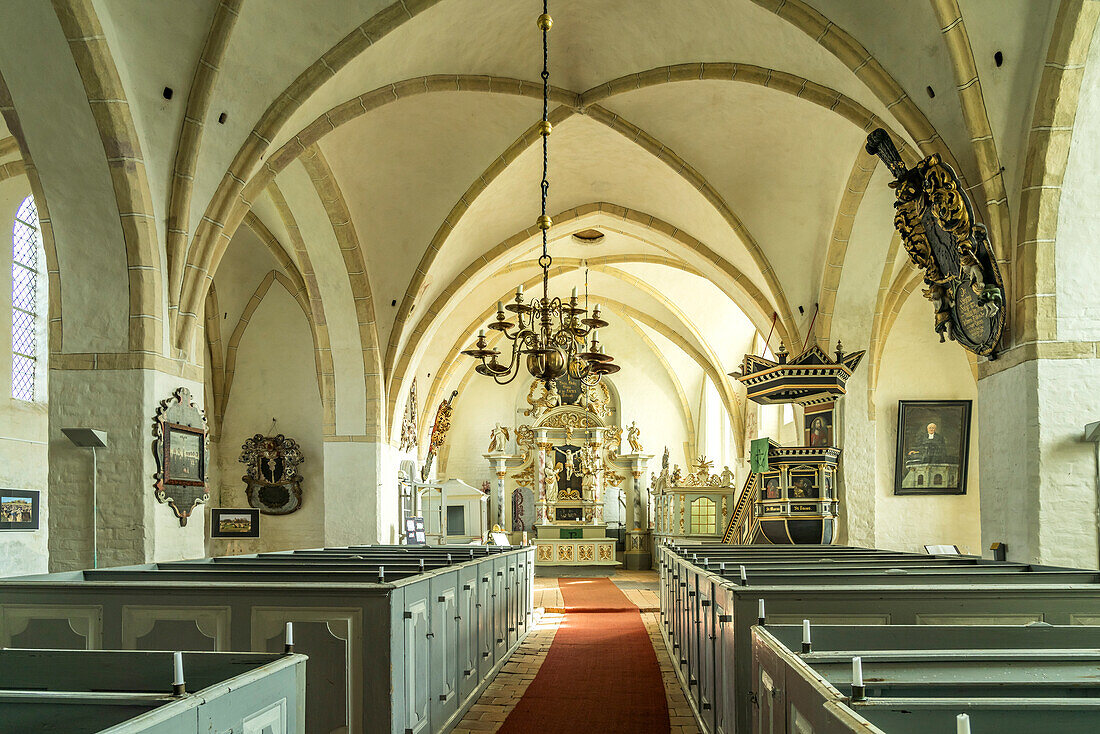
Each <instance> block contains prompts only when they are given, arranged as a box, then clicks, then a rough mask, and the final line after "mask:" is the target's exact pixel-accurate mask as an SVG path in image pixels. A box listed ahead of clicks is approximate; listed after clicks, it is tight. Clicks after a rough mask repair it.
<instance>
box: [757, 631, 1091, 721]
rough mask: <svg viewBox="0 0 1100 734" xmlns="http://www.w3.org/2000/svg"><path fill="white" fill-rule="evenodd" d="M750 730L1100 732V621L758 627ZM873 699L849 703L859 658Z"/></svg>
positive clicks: (868, 694)
mask: <svg viewBox="0 0 1100 734" xmlns="http://www.w3.org/2000/svg"><path fill="white" fill-rule="evenodd" d="M752 636H753V643H752V645H753V670H752V682H753V687H754V691H755V692H756V701H757V705H756V706H755V707H754V711H753V718H752V727H753V728H752V731H754V732H760V733H761V734H764V733H767V734H783V733H785V732H792V733H795V732H798V733H799V734H804V733H808V732H815V733H817V734H821V733H825V732H829V733H839V732H845V733H849V732H867V731H879V730H880V729H881V730H883V731H886V732H889V733H890V734H893V733H894V732H921V734H925V733H926V732H935V731H945V732H950V731H954V726H955V722H954V717H955V715H956V714H959V713H967V714H968V715H970V716H971V726H972V731H973V732H994V731H998V732H1009V731H1012V732H1016V731H1021V732H1024V731H1047V730H1051V731H1059V732H1061V731H1068V732H1084V731H1096V730H1098V729H1100V679H1098V678H1097V675H1096V673H1097V670H1098V668H1100V628H1097V627H1052V626H1049V625H1029V626H1026V627H954V628H952V627H934V626H915V627H903V626H895V627H890V628H883V629H875V628H873V627H861V626H830V625H817V626H813V627H811V639H812V651H811V652H809V653H803V652H801V649H802V644H801V643H802V628H801V626H797V627H796V626H769V627H759V626H757V627H753V629H752ZM796 650H797V651H799V652H795V651H796ZM855 655H858V656H860V657H861V659H862V661H863V676H864V683H865V684H866V700H863V701H851V700H850V698H849V696H850V694H851V691H852V688H851V683H852V672H851V671H852V665H851V658H852V656H855Z"/></svg>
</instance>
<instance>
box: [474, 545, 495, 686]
mask: <svg viewBox="0 0 1100 734" xmlns="http://www.w3.org/2000/svg"><path fill="white" fill-rule="evenodd" d="M478 572H479V576H478V579H477V589H476V591H475V593H476V594H477V646H478V661H479V666H480V668H481V675H480V677H481V678H486V677H487V676H488V675H489V673H490V672H491V671H492V669H493V664H494V663H495V662H496V660H495V658H494V657H493V651H494V650H496V644H495V643H494V642H493V618H494V617H495V616H496V613H495V610H494V609H493V564H492V563H488V562H486V563H482V564H479V565H478Z"/></svg>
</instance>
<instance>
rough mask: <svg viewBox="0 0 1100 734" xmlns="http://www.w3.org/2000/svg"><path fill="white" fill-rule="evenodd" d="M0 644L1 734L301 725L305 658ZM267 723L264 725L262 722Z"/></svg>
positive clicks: (173, 733)
mask: <svg viewBox="0 0 1100 734" xmlns="http://www.w3.org/2000/svg"><path fill="white" fill-rule="evenodd" d="M172 665H173V664H172V653H171V652H88V651H77V650H2V651H0V732H19V733H20V734H36V733H38V732H50V733H51V734H55V733H58V732H63V733H64V734H92V733H93V732H101V733H103V734H108V733H109V734H124V733H125V734H139V733H141V734H200V732H201V733H202V734H207V733H208V732H226V731H234V732H245V733H246V734H247V733H249V732H254V733H256V734H259V732H263V731H277V732H285V733H286V734H304V732H305V709H304V706H305V665H306V658H305V656H304V655H269V654H264V655H261V654H255V653H248V654H242V653H185V654H184V656H183V667H184V675H185V678H186V681H187V691H188V693H187V694H185V695H183V696H174V695H173V687H172V679H173V676H172ZM265 726H266V727H269V728H267V729H265V728H264V727H265Z"/></svg>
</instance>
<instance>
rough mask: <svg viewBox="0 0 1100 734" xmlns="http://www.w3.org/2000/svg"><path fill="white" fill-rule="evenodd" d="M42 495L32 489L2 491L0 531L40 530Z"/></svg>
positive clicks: (0, 496) (0, 494) (0, 490)
mask: <svg viewBox="0 0 1100 734" xmlns="http://www.w3.org/2000/svg"><path fill="white" fill-rule="evenodd" d="M40 497H41V495H40V493H39V492H38V491H36V490H30V489H0V530H38V503H39V498H40Z"/></svg>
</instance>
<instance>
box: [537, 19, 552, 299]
mask: <svg viewBox="0 0 1100 734" xmlns="http://www.w3.org/2000/svg"><path fill="white" fill-rule="evenodd" d="M542 13H543V15H547V16H548V15H550V0H542ZM542 122H543V125H544V126H545V125H547V124H548V123H549V122H550V26H549V24H544V25H543V27H542ZM549 195H550V136H549V135H545V134H544V135H542V217H543V219H545V218H546V200H547V198H548V197H549ZM548 239H549V230H548V229H547V228H546V227H543V228H542V257H541V258H539V265H541V266H542V297H543V300H549V298H550V264H551V263H552V262H553V259H552V258H551V257H550V252H549V242H548Z"/></svg>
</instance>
